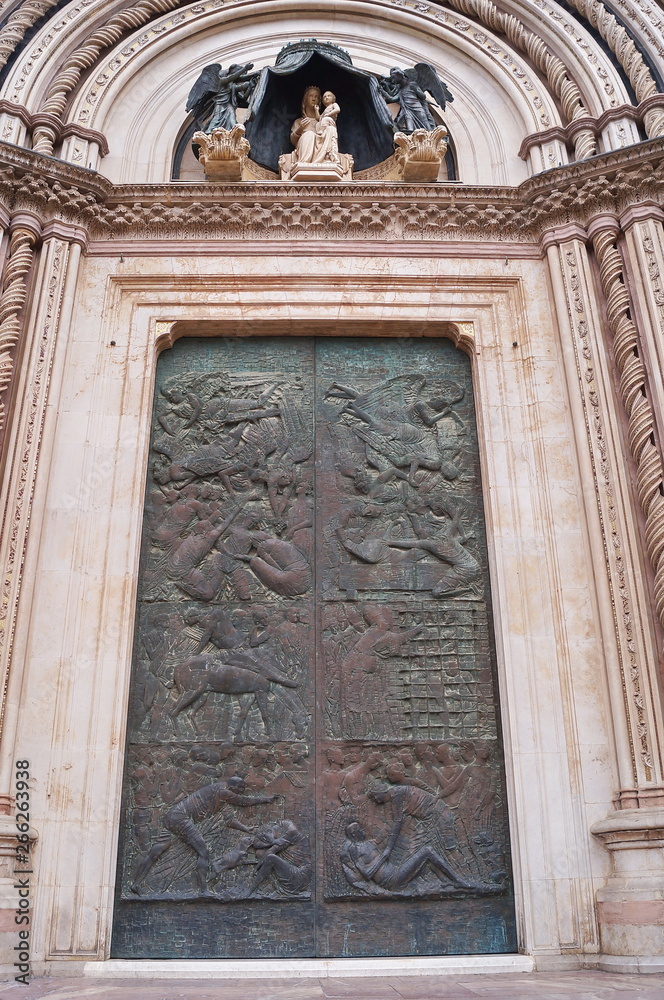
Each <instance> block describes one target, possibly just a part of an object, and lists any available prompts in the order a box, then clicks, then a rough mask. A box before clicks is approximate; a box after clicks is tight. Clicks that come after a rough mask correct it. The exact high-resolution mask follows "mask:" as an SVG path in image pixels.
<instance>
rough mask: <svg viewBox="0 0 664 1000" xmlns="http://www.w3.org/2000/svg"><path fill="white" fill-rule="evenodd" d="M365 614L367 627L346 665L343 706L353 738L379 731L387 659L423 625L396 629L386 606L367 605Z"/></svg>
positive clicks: (383, 702)
mask: <svg viewBox="0 0 664 1000" xmlns="http://www.w3.org/2000/svg"><path fill="white" fill-rule="evenodd" d="M363 617H364V621H365V622H366V624H367V626H368V628H367V629H366V631H365V632H363V633H362V635H360V636H359V638H358V639H357V641H356V642H355V645H354V647H353V649H352V650H351V651H350V653H349V654H348V656H347V658H346V660H345V663H344V668H343V680H342V706H341V708H342V716H343V718H344V725H345V729H346V732H347V733H348V735H349V736H351V737H354V736H355V737H366V736H369V735H371V734H372V733H375V732H376V716H377V715H382V714H383V713H384V710H385V693H386V692H385V680H384V677H383V673H382V670H383V666H384V663H385V660H387V659H388V658H389V657H390V656H393V655H394V654H395V653H396V652H397V651H398V650H399V649H400V648H401V647H402V646H403V644H404V643H406V642H408V641H410V640H411V639H414V638H415V637H416V636H418V635H419V634H420V632H421V629H420V628H414V629H407V630H401V631H397V630H396V629H395V628H394V620H393V617H392V612H391V611H390V609H389V608H386V607H371V606H369V607H366V608H365V609H364V611H363Z"/></svg>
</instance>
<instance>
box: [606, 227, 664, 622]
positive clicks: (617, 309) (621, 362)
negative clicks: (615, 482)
mask: <svg viewBox="0 0 664 1000" xmlns="http://www.w3.org/2000/svg"><path fill="white" fill-rule="evenodd" d="M596 223H597V224H596V225H595V226H594V227H592V228H591V230H590V232H591V236H592V242H593V247H594V249H595V253H596V255H597V260H598V263H599V271H600V280H601V282H602V290H603V292H604V295H605V298H606V308H607V314H608V320H609V327H610V329H611V333H612V336H613V348H614V356H615V363H616V367H617V369H618V374H619V377H620V383H619V388H620V396H621V399H622V402H623V406H624V407H625V412H626V414H627V421H628V441H629V448H630V452H631V455H632V458H633V460H634V464H635V466H636V476H637V492H638V497H639V503H640V505H641V509H642V511H643V516H644V519H645V538H646V548H647V550H648V557H649V559H650V563H651V565H652V568H653V571H654V574H655V579H654V598H655V613H656V616H657V619H658V620H659V622H660V624H661V625H662V626H664V465H663V463H662V455H661V451H660V444H659V442H658V440H657V435H656V432H655V414H654V410H653V407H652V403H651V400H650V396H649V391H648V384H647V383H648V376H647V373H646V369H645V366H644V364H643V360H642V357H641V352H640V349H639V336H638V333H637V330H636V326H635V324H634V320H633V318H632V310H631V304H630V299H629V294H628V292H627V288H626V286H625V282H624V278H623V267H624V265H623V260H622V256H621V254H620V251H619V250H618V246H617V231H618V227H617V223H615V222H614V223H613V224H609V225H606V224H605V223H603V222H602V220H601V219H600V220H596Z"/></svg>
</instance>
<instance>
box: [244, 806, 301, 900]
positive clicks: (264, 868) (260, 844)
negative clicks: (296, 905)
mask: <svg viewBox="0 0 664 1000" xmlns="http://www.w3.org/2000/svg"><path fill="white" fill-rule="evenodd" d="M252 846H253V847H254V849H255V851H256V854H257V855H258V858H257V860H256V862H255V863H256V874H255V877H254V880H253V882H252V883H251V888H250V893H251V894H253V893H255V892H256V890H257V889H258V888H259V886H261V885H262V884H263V883H264V882H265V881H266V880H267V879H269V878H270V876H271V875H273V876H274V878H275V879H276V881H277V883H278V884H279V887H280V888H281V889H282V890H283V891H284V892H285V893H286V895H289V896H296V895H298V894H299V893H301V892H302V891H303V890H304V889H306V888H307V886H308V885H309V883H310V881H311V873H312V866H311V850H310V847H309V841H308V839H307V837H306V836H305V835H304V834H303V833H301V832H300V831H299V830H298V828H297V827H296V825H295V823H292V822H291V821H290V820H281V821H280V822H278V823H274V824H271V825H266V826H263V827H261V828H260V829H259V830H258V831H257V833H256V834H255V836H254V837H253V840H252Z"/></svg>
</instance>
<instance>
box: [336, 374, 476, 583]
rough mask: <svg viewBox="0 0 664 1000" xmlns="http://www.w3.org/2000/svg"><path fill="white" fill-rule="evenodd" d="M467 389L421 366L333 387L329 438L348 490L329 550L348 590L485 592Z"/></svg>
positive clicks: (343, 488) (339, 478) (343, 493)
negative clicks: (476, 543) (477, 550)
mask: <svg viewBox="0 0 664 1000" xmlns="http://www.w3.org/2000/svg"><path fill="white" fill-rule="evenodd" d="M465 396H466V394H465V389H464V388H463V386H461V385H460V384H459V383H457V382H455V381H452V380H449V379H447V380H445V379H438V380H436V379H431V380H429V379H428V378H425V377H423V376H421V375H400V376H397V377H396V378H392V379H389V380H388V381H385V382H382V383H380V384H378V385H372V386H362V387H360V388H353V387H350V386H346V385H342V384H340V383H337V382H334V383H333V384H332V385H331V386H330V387H329V389H328V391H327V394H326V400H327V404H328V411H329V420H330V426H329V445H330V446H331V447H330V450H331V452H332V453H333V456H334V458H333V463H332V464H333V466H334V469H335V476H336V478H337V481H338V483H339V484H340V486H341V498H342V499H341V503H340V510H339V511H338V513H337V514H336V516H335V517H332V518H330V521H329V527H328V529H327V533H328V538H329V540H330V546H328V550H329V551H331V553H332V555H331V561H332V563H333V565H334V566H335V567H336V573H337V579H338V588H339V589H340V590H342V591H346V594H347V596H350V597H354V596H355V593H356V592H357V591H367V590H373V591H395V590H397V591H399V590H401V591H405V592H412V591H430V592H431V594H432V596H433V597H435V598H453V597H457V596H465V597H471V598H473V597H474V598H477V597H479V596H481V580H480V577H481V566H480V563H479V561H478V558H477V556H476V555H475V554H474V551H473V547H472V544H471V543H472V541H473V539H474V537H475V530H476V526H477V511H476V510H475V506H476V503H477V493H476V491H475V492H473V481H474V479H475V475H474V471H473V470H472V469H471V468H470V465H469V462H471V461H472V460H471V459H470V458H469V455H470V451H469V448H468V446H467V435H468V429H467V421H466V420H465V419H464V417H463V416H462V413H461V412H460V411H462V410H463V409H464V404H465V403H466V399H465ZM335 411H336V412H335ZM336 488H337V490H338V488H339V487H338V485H337V486H336ZM330 490H331V491H332V484H331V483H330ZM332 534H333V535H334V540H336V543H337V544H336V546H335V545H334V544H333V539H332V537H331V536H332ZM335 549H336V554H335Z"/></svg>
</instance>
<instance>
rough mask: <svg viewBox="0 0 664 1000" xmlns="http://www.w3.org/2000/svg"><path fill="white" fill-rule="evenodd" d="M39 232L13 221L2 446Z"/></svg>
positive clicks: (0, 373)
mask: <svg viewBox="0 0 664 1000" xmlns="http://www.w3.org/2000/svg"><path fill="white" fill-rule="evenodd" d="M38 233H39V226H38V225H36V224H35V221H34V220H33V219H31V218H27V219H23V218H21V217H20V216H16V217H15V218H14V219H13V220H12V224H11V235H10V240H9V249H8V253H7V260H6V263H5V267H4V271H3V275H2V286H1V288H2V291H1V292H0V445H1V444H2V440H3V438H4V433H5V427H6V423H7V405H8V400H9V395H10V392H11V386H12V381H13V376H14V363H15V358H16V351H17V345H18V341H19V338H20V336H21V327H22V312H23V308H24V306H25V303H26V299H27V295H28V273H29V271H30V268H31V267H32V261H33V255H34V246H35V242H36V240H37V236H38ZM0 723H1V717H0Z"/></svg>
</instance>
